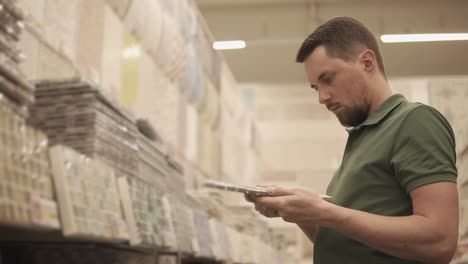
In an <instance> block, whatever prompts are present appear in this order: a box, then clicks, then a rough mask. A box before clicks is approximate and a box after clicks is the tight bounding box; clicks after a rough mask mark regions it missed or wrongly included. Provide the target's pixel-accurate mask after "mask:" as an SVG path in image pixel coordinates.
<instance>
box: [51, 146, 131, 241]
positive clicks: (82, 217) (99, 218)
mask: <svg viewBox="0 0 468 264" xmlns="http://www.w3.org/2000/svg"><path fill="white" fill-rule="evenodd" d="M50 159H51V163H52V168H53V176H54V182H55V185H56V188H57V198H58V202H59V208H60V215H61V217H62V225H63V233H64V235H65V236H74V237H85V238H86V237H95V238H98V239H109V240H128V231H127V223H126V222H125V220H124V217H123V212H122V209H121V205H120V198H119V193H118V191H117V182H116V178H115V174H114V170H113V169H112V168H111V167H109V166H107V165H105V163H103V162H101V161H99V160H97V159H90V158H88V157H86V156H84V155H82V154H80V153H78V152H76V151H75V150H73V149H71V148H68V147H64V146H55V147H52V148H51V149H50Z"/></svg>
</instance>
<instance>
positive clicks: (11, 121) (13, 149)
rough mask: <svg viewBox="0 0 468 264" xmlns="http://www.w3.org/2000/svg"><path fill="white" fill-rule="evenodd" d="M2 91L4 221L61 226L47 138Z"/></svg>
mask: <svg viewBox="0 0 468 264" xmlns="http://www.w3.org/2000/svg"><path fill="white" fill-rule="evenodd" d="M18 112H20V113H23V114H24V112H23V111H20V110H19V109H18V105H16V104H15V103H14V102H12V101H10V100H9V98H7V97H5V96H4V95H2V94H0V148H1V149H2V151H1V152H0V224H1V225H7V226H19V227H31V228H41V227H42V228H47V229H58V228H60V221H59V217H58V212H57V205H56V203H55V201H54V190H53V184H52V175H51V169H50V163H49V157H48V153H47V137H46V136H45V135H44V134H43V133H41V132H40V131H38V130H36V129H34V128H32V127H30V126H28V125H27V124H26V122H25V119H24V116H22V115H20V113H18Z"/></svg>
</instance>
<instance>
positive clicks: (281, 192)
mask: <svg viewBox="0 0 468 264" xmlns="http://www.w3.org/2000/svg"><path fill="white" fill-rule="evenodd" d="M266 191H267V192H268V194H269V195H270V196H286V195H292V194H294V191H293V189H291V188H285V187H279V186H270V187H267V188H266Z"/></svg>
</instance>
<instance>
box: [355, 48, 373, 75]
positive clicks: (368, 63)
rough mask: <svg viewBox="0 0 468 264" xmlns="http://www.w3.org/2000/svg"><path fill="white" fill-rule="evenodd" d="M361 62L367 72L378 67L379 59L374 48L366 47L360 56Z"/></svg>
mask: <svg viewBox="0 0 468 264" xmlns="http://www.w3.org/2000/svg"><path fill="white" fill-rule="evenodd" d="M359 58H360V63H361V65H362V68H363V70H364V71H365V72H368V73H372V72H374V71H375V70H376V69H377V60H376V57H375V53H374V52H373V51H372V50H369V49H366V50H364V51H363V52H362V53H361V55H360V56H359Z"/></svg>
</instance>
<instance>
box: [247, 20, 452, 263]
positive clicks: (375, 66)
mask: <svg viewBox="0 0 468 264" xmlns="http://www.w3.org/2000/svg"><path fill="white" fill-rule="evenodd" d="M402 59H404V58H402ZM297 62H300V63H304V66H305V71H306V75H307V78H308V80H309V83H310V86H311V87H312V89H314V90H316V91H317V92H318V95H319V101H320V103H321V104H324V105H325V106H326V107H327V108H328V110H330V111H332V112H333V113H334V114H335V115H336V116H337V118H338V120H339V121H340V122H341V124H342V125H343V126H345V127H347V130H348V133H349V136H348V142H347V144H346V148H345V151H344V156H343V160H342V163H341V165H340V167H339V169H338V170H337V172H336V173H335V174H334V176H333V178H332V180H331V182H330V185H329V186H328V189H327V194H328V195H330V196H332V201H331V202H326V201H324V200H322V199H320V198H319V196H318V195H317V194H315V193H313V192H311V191H309V190H307V189H304V188H281V187H268V188H267V190H268V192H269V194H270V196H268V197H257V198H255V197H247V198H248V200H250V201H251V202H254V203H255V208H256V209H257V210H258V211H259V212H260V213H262V214H263V215H265V216H267V217H278V216H279V217H282V218H283V219H284V220H285V221H287V222H292V223H296V224H297V225H298V226H299V227H300V228H301V229H302V230H303V231H304V233H305V234H306V235H307V236H308V238H309V239H310V240H311V241H312V242H314V263H315V264H334V263H336V264H348V263H349V264H354V263H356V264H357V263H360V264H379V263H435V264H446V263H449V262H450V260H451V258H452V256H453V254H454V251H455V248H456V245H457V240H458V194H457V187H456V177H457V171H456V167H455V160H456V153H455V140H454V135H453V132H452V130H451V128H450V125H449V124H448V122H447V121H446V120H445V118H444V117H443V116H442V115H441V114H440V113H439V112H437V111H436V110H434V109H433V108H431V107H429V106H426V105H423V104H416V103H410V102H408V101H406V99H405V98H404V97H403V96H402V95H398V94H397V95H392V91H391V89H390V87H389V84H388V82H387V79H386V75H385V69H384V64H383V60H382V56H381V54H380V51H379V47H378V44H377V40H376V38H375V36H374V35H373V34H372V33H371V32H370V31H369V30H368V29H367V28H366V27H365V26H364V25H362V24H361V23H360V22H359V21H357V20H355V19H353V18H348V17H339V18H334V19H332V20H330V21H328V22H326V23H325V24H323V25H322V26H320V27H319V28H317V29H316V30H315V31H314V32H313V33H312V34H311V35H310V36H309V37H308V38H307V39H306V40H305V41H304V43H303V44H302V46H301V48H300V50H299V52H298V54H297ZM311 162H313V161H311Z"/></svg>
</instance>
